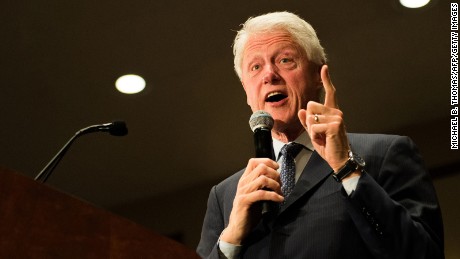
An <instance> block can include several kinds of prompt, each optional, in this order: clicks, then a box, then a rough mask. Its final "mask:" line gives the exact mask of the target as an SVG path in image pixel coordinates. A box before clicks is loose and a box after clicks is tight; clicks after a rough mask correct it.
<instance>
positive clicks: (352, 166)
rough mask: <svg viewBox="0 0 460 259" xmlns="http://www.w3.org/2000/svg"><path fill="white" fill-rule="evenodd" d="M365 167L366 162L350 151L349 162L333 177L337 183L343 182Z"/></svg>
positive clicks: (333, 174)
mask: <svg viewBox="0 0 460 259" xmlns="http://www.w3.org/2000/svg"><path fill="white" fill-rule="evenodd" d="M365 165H366V162H365V161H364V159H362V158H361V157H360V156H359V155H358V154H356V153H353V152H352V151H351V150H350V151H348V161H347V162H346V163H345V165H344V166H343V167H342V168H340V169H339V171H338V172H337V173H336V172H333V173H332V177H334V179H335V180H336V181H337V182H342V180H343V178H345V177H347V176H348V175H349V174H351V173H353V172H356V171H357V170H360V171H362V170H363V169H364V166H365Z"/></svg>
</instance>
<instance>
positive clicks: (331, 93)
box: [321, 65, 339, 108]
mask: <svg viewBox="0 0 460 259" xmlns="http://www.w3.org/2000/svg"><path fill="white" fill-rule="evenodd" d="M321 80H322V81H323V87H324V91H325V98H324V106H326V107H329V108H339V106H338V103H337V97H336V95H335V87H334V85H333V84H332V81H331V77H330V76H329V67H328V66H327V65H323V66H322V67H321Z"/></svg>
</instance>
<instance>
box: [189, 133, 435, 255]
mask: <svg viewBox="0 0 460 259" xmlns="http://www.w3.org/2000/svg"><path fill="white" fill-rule="evenodd" d="M349 141H350V144H351V146H352V150H353V151H354V152H356V153H358V154H360V155H361V157H363V158H364V159H365V161H366V166H365V172H364V173H363V174H362V176H361V178H360V179H359V182H358V185H357V188H356V190H355V191H354V192H353V193H352V194H351V195H350V196H348V195H347V194H346V192H345V191H344V189H343V186H342V184H341V183H338V182H336V181H335V180H334V179H333V178H332V177H331V172H332V170H331V168H330V167H329V165H328V164H327V163H326V161H324V160H323V159H322V158H321V157H320V156H319V155H318V154H317V153H316V152H314V153H313V154H312V156H311V158H310V161H309V162H308V163H307V165H306V167H305V169H304V170H303V173H302V175H301V176H300V178H299V180H298V182H297V184H296V186H295V189H294V191H293V192H292V193H291V195H290V196H289V198H288V199H287V200H286V205H285V206H283V207H282V208H281V209H280V210H279V211H277V212H275V215H274V216H273V217H268V218H267V219H265V220H262V221H261V222H260V223H259V224H258V225H257V226H256V227H255V229H254V230H253V231H252V232H251V234H250V235H249V236H248V237H247V238H246V239H245V241H244V244H243V251H242V254H241V257H242V258H320V259H322V258H324V259H332V258H366V259H367V258H392V259H394V258H405V259H406V258H417V259H421V258H444V252H443V250H444V247H443V246H444V245H443V226H442V220H441V213H440V209H439V205H438V202H437V198H436V194H435V190H434V188H433V185H432V182H431V179H430V176H429V174H428V172H427V171H426V170H425V168H424V165H423V162H422V159H421V157H420V155H419V154H418V151H417V149H416V147H415V146H414V144H413V142H412V141H411V140H410V139H409V138H407V137H400V136H390V135H370V134H349ZM242 173H243V170H242V171H240V172H238V173H236V174H234V175H232V176H230V177H229V178H227V179H225V180H224V181H222V182H221V183H219V184H218V185H216V186H214V187H213V188H212V190H211V192H210V195H209V200H208V208H207V211H206V216H205V219H204V223H203V229H202V233H201V241H200V243H199V245H198V248H197V252H198V254H199V255H200V256H202V257H208V258H218V256H219V255H218V247H217V241H218V238H219V235H220V234H221V232H222V230H223V229H224V228H225V227H226V226H227V224H228V220H229V216H230V212H231V210H232V203H233V199H234V197H235V193H236V187H237V184H238V180H239V179H240V177H241V175H242Z"/></svg>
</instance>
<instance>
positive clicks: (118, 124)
mask: <svg viewBox="0 0 460 259" xmlns="http://www.w3.org/2000/svg"><path fill="white" fill-rule="evenodd" d="M109 133H110V134H111V135H114V136H124V135H126V134H128V128H126V123H125V122H124V121H114V122H113V123H112V125H111V127H110V128H109Z"/></svg>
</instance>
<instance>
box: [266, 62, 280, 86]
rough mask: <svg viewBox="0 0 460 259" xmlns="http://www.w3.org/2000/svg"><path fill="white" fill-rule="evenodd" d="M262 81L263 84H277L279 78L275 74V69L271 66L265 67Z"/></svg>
mask: <svg viewBox="0 0 460 259" xmlns="http://www.w3.org/2000/svg"><path fill="white" fill-rule="evenodd" d="M262 80H263V82H264V84H274V83H276V82H278V81H279V80H280V76H279V75H278V73H277V72H276V67H274V66H273V65H268V66H266V67H265V71H264V76H263V78H262Z"/></svg>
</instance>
